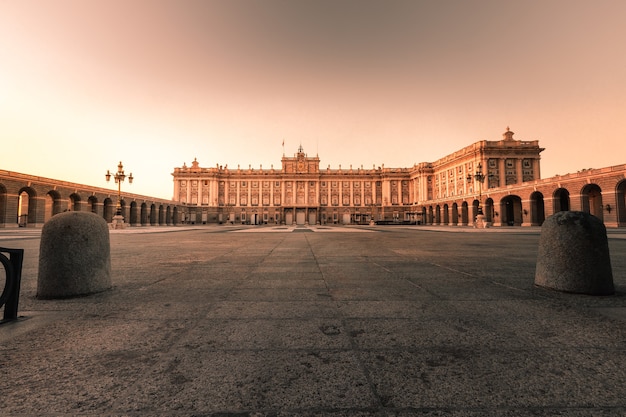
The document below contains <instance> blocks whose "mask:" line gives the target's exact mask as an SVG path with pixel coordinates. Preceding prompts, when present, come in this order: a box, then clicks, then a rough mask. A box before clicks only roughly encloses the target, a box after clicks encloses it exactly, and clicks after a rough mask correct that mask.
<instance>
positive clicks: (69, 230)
mask: <svg viewBox="0 0 626 417" xmlns="http://www.w3.org/2000/svg"><path fill="white" fill-rule="evenodd" d="M109 288H111V247H110V243H109V228H108V225H107V222H106V221H105V220H104V219H103V218H101V217H100V216H98V215H96V214H94V213H88V212H78V211H71V212H66V213H60V214H57V215H55V216H53V217H52V218H51V219H50V220H49V221H47V222H46V223H45V224H44V226H43V229H42V231H41V243H40V249H39V275H38V279H37V298H45V299H50V298H68V297H75V296H80V295H88V294H93V293H97V292H101V291H105V290H107V289H109Z"/></svg>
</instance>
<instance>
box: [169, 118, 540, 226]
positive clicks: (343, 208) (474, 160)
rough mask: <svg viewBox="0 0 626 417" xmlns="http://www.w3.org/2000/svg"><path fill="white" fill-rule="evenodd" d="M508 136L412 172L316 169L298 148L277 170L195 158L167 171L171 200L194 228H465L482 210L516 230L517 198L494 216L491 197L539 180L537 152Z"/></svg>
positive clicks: (532, 143)
mask: <svg viewBox="0 0 626 417" xmlns="http://www.w3.org/2000/svg"><path fill="white" fill-rule="evenodd" d="M513 135H514V133H513V132H512V131H510V130H509V129H508V128H507V130H506V132H504V133H503V135H502V140H498V141H487V140H483V141H479V142H476V143H473V144H471V145H470V146H467V147H465V148H463V149H461V150H459V151H457V152H454V153H452V154H450V155H447V156H445V157H443V158H441V159H439V160H437V161H435V162H423V163H419V164H416V165H414V166H413V167H411V168H385V167H384V166H383V167H378V168H376V167H373V168H372V169H364V168H362V167H361V168H356V169H354V168H353V167H352V166H351V167H350V168H349V169H342V168H341V167H339V169H331V168H330V167H328V168H326V169H320V159H319V157H318V156H317V155H316V156H314V157H311V156H309V155H307V154H306V153H305V152H304V150H303V149H302V147H301V146H300V148H299V149H298V152H297V153H296V154H295V155H294V156H292V157H287V156H285V155H283V158H282V161H281V162H282V164H281V167H280V169H275V168H274V167H273V166H272V167H271V168H270V169H262V168H260V169H254V168H252V167H251V166H250V167H248V169H241V168H239V167H238V168H237V169H230V168H228V167H227V166H226V167H224V166H219V165H218V166H216V167H214V168H203V167H200V164H199V163H198V161H197V160H194V161H193V162H192V164H191V166H190V167H188V166H186V164H185V165H183V167H181V168H175V169H174V172H173V174H172V175H173V177H174V200H175V201H176V202H178V203H180V204H184V205H186V206H187V207H189V208H195V210H190V211H189V216H190V218H188V219H183V220H185V221H188V222H193V223H196V222H197V223H212V222H219V223H224V222H231V223H250V224H258V223H275V224H288V225H290V224H327V223H340V224H367V223H370V222H371V221H375V222H378V223H389V222H391V223H402V222H409V223H411V222H413V223H435V224H442V223H443V224H459V225H467V224H471V223H472V221H473V219H474V217H475V216H476V214H477V213H478V210H479V208H480V209H483V206H484V209H485V215H486V216H487V220H488V221H489V222H491V223H495V224H496V225H502V224H511V225H516V224H520V225H521V224H522V223H525V222H524V219H523V211H520V210H523V208H522V205H523V203H522V201H521V199H519V201H518V200H517V199H513V200H511V201H504V202H503V203H502V204H503V205H504V209H505V210H504V213H502V214H501V215H500V214H499V213H498V210H497V207H495V206H494V200H493V198H492V197H491V194H493V192H494V191H495V190H503V189H507V188H510V187H515V186H521V185H522V184H528V183H532V182H535V181H537V180H540V178H541V170H540V159H541V158H540V154H541V152H542V151H543V148H541V147H540V146H539V141H537V140H534V141H522V140H515V139H513ZM508 205H510V206H511V209H508V208H507V207H506V206H508ZM516 211H520V213H522V215H520V216H518V215H517V212H516ZM535 214H536V215H537V219H536V220H537V221H536V222H534V223H537V222H542V221H543V217H545V210H544V213H535ZM496 217H498V218H499V219H504V220H501V221H497V220H499V219H498V218H496ZM528 223H529V224H530V222H528Z"/></svg>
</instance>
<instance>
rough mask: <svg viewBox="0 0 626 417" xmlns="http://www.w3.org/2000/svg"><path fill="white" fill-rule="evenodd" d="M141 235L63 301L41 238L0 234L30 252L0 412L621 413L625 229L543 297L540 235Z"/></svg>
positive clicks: (356, 231) (0, 330) (400, 231)
mask: <svg viewBox="0 0 626 417" xmlns="http://www.w3.org/2000/svg"><path fill="white" fill-rule="evenodd" d="M146 229H156V230H150V231H146V230H141V229H140V230H133V229H130V230H129V229H125V230H124V231H120V232H118V231H115V232H112V233H111V235H110V237H111V254H112V279H113V285H114V287H113V289H111V290H110V291H107V292H103V293H100V294H94V295H91V296H87V297H80V298H72V299H65V300H38V299H37V298H35V291H36V280H37V260H38V259H37V258H38V244H39V240H38V234H37V233H36V232H33V231H27V233H25V234H20V233H18V232H16V231H9V232H6V233H4V232H3V231H0V238H1V239H2V245H3V246H7V247H21V248H24V249H25V256H26V257H25V264H24V269H23V285H22V292H21V299H20V315H21V318H20V319H19V320H18V321H16V322H13V323H7V324H3V325H0V369H1V370H2V373H3V377H2V378H1V379H0V395H2V399H3V401H2V404H0V415H3V416H4V415H7V416H32V415H42V416H74V415H80V416H168V417H169V416H172V417H174V416H190V417H191V416H213V417H225V416H228V417H233V416H237V417H243V416H249V417H262V416H303V417H304V416H309V417H312V416H337V417H340V416H351V417H353V416H362V417H391V416H393V417H401V416H406V417H409V416H444V415H445V416H457V417H467V416H470V417H474V416H494V415H496V416H543V415H554V416H556V415H558V416H576V417H577V416H590V415H592V416H623V415H626V384H625V383H624V381H626V368H625V367H624V366H623V364H624V363H625V362H626V314H625V312H626V240H624V239H622V238H620V237H619V236H618V235H615V234H609V247H610V250H611V261H612V266H613V272H614V280H615V286H616V289H617V294H616V295H615V296H609V297H590V296H583V295H573V294H564V293H559V292H555V291H549V290H545V289H541V288H537V287H535V286H534V285H533V282H534V266H535V260H536V254H537V244H538V240H539V230H538V229H533V230H524V231H519V229H510V232H507V231H506V230H499V231H497V232H494V233H491V232H490V231H484V230H481V231H476V230H475V229H471V228H466V229H465V230H463V231H461V232H460V231H459V230H460V228H443V227H422V228H416V227H387V228H385V227H371V228H370V227H363V228H358V227H343V228H342V227H334V226H333V227H329V228H328V229H326V230H329V231H327V232H324V233H316V232H315V231H314V232H312V233H298V232H295V233H293V232H291V233H287V232H282V233H278V232H276V231H268V232H266V233H264V232H263V230H268V229H269V227H263V226H249V227H247V228H246V227H235V226H228V227H221V228H220V227H213V226H211V227H180V228H146ZM244 229H245V230H246V231H247V232H244V231H243V230H244ZM363 230H366V231H367V232H366V233H364V232H363ZM616 236H617V237H616Z"/></svg>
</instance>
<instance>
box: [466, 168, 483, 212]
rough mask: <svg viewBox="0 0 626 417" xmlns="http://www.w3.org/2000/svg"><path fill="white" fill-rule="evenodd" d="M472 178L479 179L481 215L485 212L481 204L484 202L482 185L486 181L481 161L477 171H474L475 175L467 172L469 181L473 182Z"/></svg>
mask: <svg viewBox="0 0 626 417" xmlns="http://www.w3.org/2000/svg"><path fill="white" fill-rule="evenodd" d="M472 180H474V181H478V214H479V215H481V214H483V208H482V206H481V204H482V191H483V190H482V187H483V182H484V181H485V174H483V166H482V164H481V163H480V162H479V163H478V165H477V166H476V172H475V173H474V175H472V174H467V183H468V184H471V183H472Z"/></svg>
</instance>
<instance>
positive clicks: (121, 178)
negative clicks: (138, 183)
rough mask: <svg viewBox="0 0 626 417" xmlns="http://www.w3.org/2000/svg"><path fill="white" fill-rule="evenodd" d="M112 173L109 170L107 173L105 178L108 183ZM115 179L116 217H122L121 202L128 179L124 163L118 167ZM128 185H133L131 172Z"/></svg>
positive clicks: (114, 175)
mask: <svg viewBox="0 0 626 417" xmlns="http://www.w3.org/2000/svg"><path fill="white" fill-rule="evenodd" d="M111 175H112V174H111V172H109V170H108V169H107V173H106V174H105V175H104V177H105V178H106V179H107V182H109V181H110V180H111ZM113 178H114V179H115V183H116V184H117V205H116V206H115V215H116V216H121V215H122V204H121V203H120V201H121V200H122V182H124V179H125V178H126V174H124V166H123V165H122V161H120V163H119V164H118V165H117V172H116V173H115V174H113ZM128 183H129V184H132V183H133V173H132V172H131V173H130V175H129V176H128Z"/></svg>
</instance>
